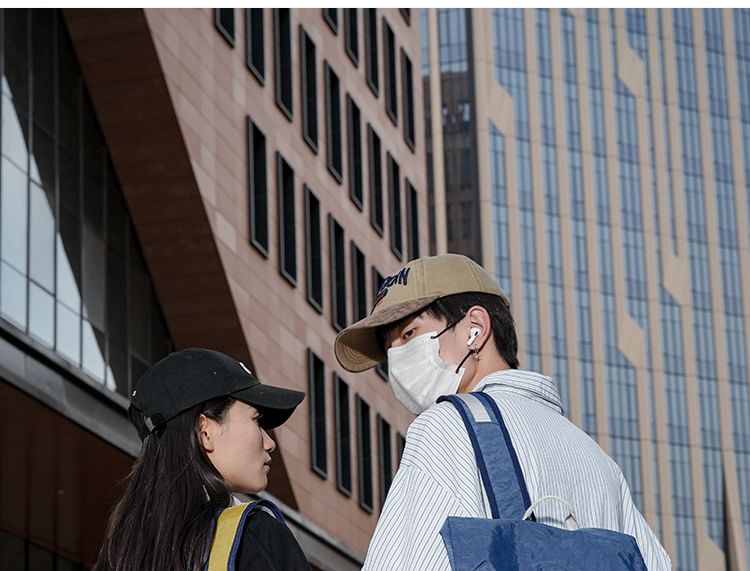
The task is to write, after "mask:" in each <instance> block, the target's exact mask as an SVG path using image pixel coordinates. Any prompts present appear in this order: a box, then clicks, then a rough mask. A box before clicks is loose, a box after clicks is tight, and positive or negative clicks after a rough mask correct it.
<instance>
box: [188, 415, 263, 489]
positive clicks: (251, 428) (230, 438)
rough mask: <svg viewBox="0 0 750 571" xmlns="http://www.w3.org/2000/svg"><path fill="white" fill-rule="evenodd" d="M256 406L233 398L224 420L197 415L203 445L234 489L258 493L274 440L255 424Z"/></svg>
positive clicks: (261, 487)
mask: <svg viewBox="0 0 750 571" xmlns="http://www.w3.org/2000/svg"><path fill="white" fill-rule="evenodd" d="M259 418H260V413H259V412H258V409H256V408H255V407H253V406H250V405H249V404H245V403H244V402H240V401H234V402H233V403H232V404H231V405H230V406H229V410H228V411H227V414H226V416H225V417H224V420H222V421H221V422H217V421H215V420H212V419H210V418H207V417H206V416H204V415H201V416H200V420H199V426H198V429H199V434H200V439H201V443H202V444H203V449H204V450H205V451H206V455H207V456H208V459H209V460H210V461H211V463H212V464H213V465H214V467H215V468H216V469H217V470H218V471H219V474H221V476H222V477H223V478H224V481H225V482H226V483H227V484H228V485H229V487H230V488H231V489H232V491H233V492H245V493H257V492H260V491H261V490H263V489H265V487H266V486H267V485H268V473H269V472H270V471H271V452H273V450H274V449H275V448H276V443H275V442H274V441H273V440H272V439H271V437H270V436H268V433H267V432H266V431H265V430H263V429H262V428H261V427H260V425H259V424H258V419H259Z"/></svg>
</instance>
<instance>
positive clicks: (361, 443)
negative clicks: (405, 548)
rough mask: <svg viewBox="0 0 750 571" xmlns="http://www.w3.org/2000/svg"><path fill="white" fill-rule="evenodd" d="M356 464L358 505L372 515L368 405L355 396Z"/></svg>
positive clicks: (370, 442) (370, 443)
mask: <svg viewBox="0 0 750 571" xmlns="http://www.w3.org/2000/svg"><path fill="white" fill-rule="evenodd" d="M357 444H358V446H357V464H358V468H359V505H360V507H361V508H362V509H363V510H365V511H367V512H370V513H372V508H373V498H372V440H371V438H370V405H369V404H367V403H366V402H365V401H364V400H363V399H362V397H360V396H359V395H357Z"/></svg>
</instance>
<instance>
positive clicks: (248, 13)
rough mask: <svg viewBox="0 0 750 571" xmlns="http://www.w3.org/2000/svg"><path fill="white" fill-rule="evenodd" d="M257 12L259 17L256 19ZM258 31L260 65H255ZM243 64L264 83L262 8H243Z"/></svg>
mask: <svg viewBox="0 0 750 571" xmlns="http://www.w3.org/2000/svg"><path fill="white" fill-rule="evenodd" d="M258 13H260V19H259V20H257V19H256V18H257V16H258ZM258 21H260V28H259V30H256V29H255V28H256V25H257V23H258ZM258 31H259V32H260V62H259V63H260V67H258V66H257V65H256V61H254V60H256V59H257V58H256V57H254V55H257V54H256V51H255V47H256V45H255V42H256V41H257V38H256V34H257V33H258ZM245 36H246V37H245V65H246V66H247V69H249V70H250V72H251V73H252V74H253V77H255V79H257V80H258V81H259V82H260V84H261V85H265V84H266V50H265V38H266V31H265V14H264V12H263V8H245Z"/></svg>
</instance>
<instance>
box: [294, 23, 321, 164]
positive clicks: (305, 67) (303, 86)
mask: <svg viewBox="0 0 750 571" xmlns="http://www.w3.org/2000/svg"><path fill="white" fill-rule="evenodd" d="M308 44H309V46H312V60H313V61H312V66H310V61H309V59H308V57H309V55H310V54H308ZM299 50H300V54H299V55H300V66H299V69H300V107H301V109H302V138H303V139H304V141H305V143H307V146H308V147H310V149H311V150H312V152H313V153H315V154H316V155H317V154H318V137H319V135H320V128H319V125H320V124H319V121H318V74H317V70H318V67H317V58H318V55H317V46H316V45H315V42H313V41H312V38H311V37H310V35H309V34H308V33H307V32H306V31H305V28H304V26H302V24H300V26H299ZM310 67H312V72H313V73H312V76H311V75H310V71H311V70H310ZM311 77H312V79H311ZM310 84H312V85H310ZM310 99H312V101H310ZM311 103H312V104H313V109H312V112H311V109H310V104H311ZM311 117H312V120H311ZM311 128H312V129H313V130H314V132H312V133H311V132H309V130H310V129H311Z"/></svg>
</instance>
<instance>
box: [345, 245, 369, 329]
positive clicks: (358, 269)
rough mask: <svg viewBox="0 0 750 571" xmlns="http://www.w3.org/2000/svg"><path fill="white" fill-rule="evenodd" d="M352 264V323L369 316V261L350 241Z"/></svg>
mask: <svg viewBox="0 0 750 571" xmlns="http://www.w3.org/2000/svg"><path fill="white" fill-rule="evenodd" d="M349 251H350V253H351V266H352V323H356V322H357V321H359V320H360V319H363V318H365V317H367V314H368V311H367V309H368V307H367V261H366V260H365V254H364V252H362V250H360V249H359V248H358V247H357V245H356V244H355V243H354V240H351V241H350V242H349Z"/></svg>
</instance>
